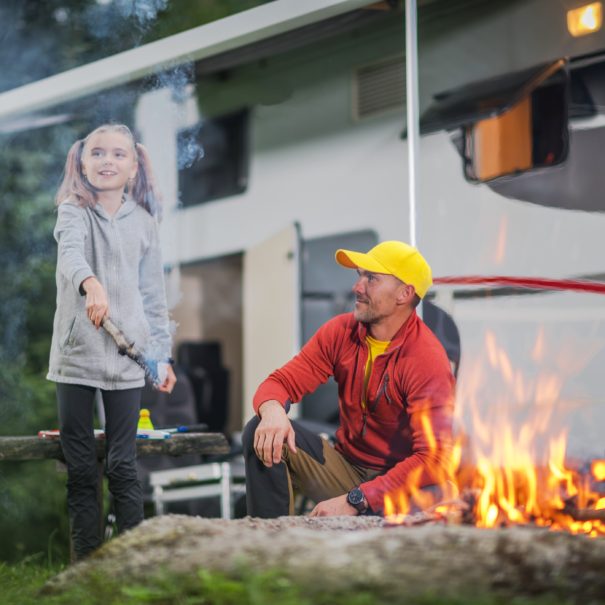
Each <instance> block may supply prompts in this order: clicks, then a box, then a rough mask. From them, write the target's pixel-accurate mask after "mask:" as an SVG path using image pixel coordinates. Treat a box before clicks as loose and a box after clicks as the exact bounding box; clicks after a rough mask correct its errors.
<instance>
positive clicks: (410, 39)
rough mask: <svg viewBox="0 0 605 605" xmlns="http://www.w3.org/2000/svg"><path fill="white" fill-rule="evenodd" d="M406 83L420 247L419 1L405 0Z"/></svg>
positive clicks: (411, 189) (413, 223)
mask: <svg viewBox="0 0 605 605" xmlns="http://www.w3.org/2000/svg"><path fill="white" fill-rule="evenodd" d="M405 64H406V69H405V82H406V103H407V133H408V197H409V208H410V214H409V217H410V244H411V245H412V246H417V243H416V242H417V236H416V228H417V221H418V218H417V214H416V199H417V166H416V164H417V159H418V140H419V138H420V125H419V116H418V113H419V107H418V36H417V11H416V0H406V2H405Z"/></svg>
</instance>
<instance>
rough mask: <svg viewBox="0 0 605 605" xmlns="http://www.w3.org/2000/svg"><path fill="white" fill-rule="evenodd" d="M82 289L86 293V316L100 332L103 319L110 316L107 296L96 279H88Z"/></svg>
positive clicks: (83, 283)
mask: <svg viewBox="0 0 605 605" xmlns="http://www.w3.org/2000/svg"><path fill="white" fill-rule="evenodd" d="M82 288H83V289H84V292H86V315H88V319H90V321H92V323H93V324H94V325H95V328H97V330H98V329H99V327H100V325H101V321H102V320H103V318H104V317H106V316H107V315H109V302H108V300H107V294H106V293H105V289H104V288H103V286H102V285H101V282H99V280H98V279H97V278H96V277H87V278H86V279H85V280H84V281H83V282H82Z"/></svg>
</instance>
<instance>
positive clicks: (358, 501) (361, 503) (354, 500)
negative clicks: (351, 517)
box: [347, 487, 368, 514]
mask: <svg viewBox="0 0 605 605" xmlns="http://www.w3.org/2000/svg"><path fill="white" fill-rule="evenodd" d="M347 502H348V503H349V504H350V505H351V506H352V507H353V508H356V509H357V511H358V512H359V513H360V514H363V513H365V512H366V511H367V510H368V501H367V500H366V497H365V496H364V494H363V492H362V491H361V489H359V488H358V487H354V488H353V489H352V490H351V491H350V492H349V493H348V494H347Z"/></svg>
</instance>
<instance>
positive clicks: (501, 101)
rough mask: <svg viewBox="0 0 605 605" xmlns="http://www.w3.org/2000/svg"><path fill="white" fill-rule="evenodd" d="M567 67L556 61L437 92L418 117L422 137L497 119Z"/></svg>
mask: <svg viewBox="0 0 605 605" xmlns="http://www.w3.org/2000/svg"><path fill="white" fill-rule="evenodd" d="M566 64H567V62H566V61H565V59H558V60H557V61H554V62H549V63H544V64H541V65H538V66H536V67H531V68H529V69H525V70H523V71H518V72H515V73H510V74H505V75H503V76H499V77H497V78H490V79H489V80H482V81H481V82H473V83H471V84H467V85H465V86H462V87H461V88H457V89H455V90H452V91H449V92H444V93H440V94H438V95H436V96H435V102H434V103H433V104H432V105H431V106H430V107H429V109H428V110H427V111H426V112H425V113H424V114H423V115H422V117H421V118H420V130H421V132H422V133H423V134H428V133H431V132H437V131H439V130H455V129H456V128H460V127H461V126H464V125H466V124H470V123H472V122H476V121H477V120H479V119H483V118H488V117H493V116H496V115H498V114H500V113H502V112H504V111H506V110H507V109H509V108H510V107H512V106H513V105H515V104H516V103H517V102H518V101H520V100H521V99H522V98H524V97H525V96H527V95H529V94H530V93H531V92H532V91H533V90H535V89H536V88H538V87H539V86H540V85H541V84H543V83H544V82H545V81H546V80H548V79H549V78H550V77H551V76H553V75H554V74H556V73H557V72H558V71H560V70H562V69H564V68H565V67H566Z"/></svg>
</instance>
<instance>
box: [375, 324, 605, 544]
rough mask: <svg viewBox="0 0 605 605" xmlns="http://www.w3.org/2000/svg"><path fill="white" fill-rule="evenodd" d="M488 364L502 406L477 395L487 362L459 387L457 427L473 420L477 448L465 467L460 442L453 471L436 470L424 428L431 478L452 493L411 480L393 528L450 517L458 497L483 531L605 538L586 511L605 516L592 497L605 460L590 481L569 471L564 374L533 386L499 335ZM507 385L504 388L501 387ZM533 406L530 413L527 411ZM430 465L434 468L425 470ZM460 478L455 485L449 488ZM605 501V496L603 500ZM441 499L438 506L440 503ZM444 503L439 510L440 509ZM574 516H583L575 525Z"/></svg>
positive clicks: (426, 425) (388, 501)
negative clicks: (522, 528) (526, 528)
mask: <svg viewBox="0 0 605 605" xmlns="http://www.w3.org/2000/svg"><path fill="white" fill-rule="evenodd" d="M484 344H485V353H486V354H485V357H484V358H483V359H484V360H486V361H487V362H488V363H489V365H490V366H491V368H493V370H495V371H496V372H497V373H498V376H499V379H498V380H499V383H498V386H499V387H501V388H500V391H501V394H502V397H501V400H499V401H495V402H493V404H492V405H490V406H489V408H487V410H486V406H485V405H484V402H482V401H480V398H479V393H480V391H481V387H482V386H483V384H484V381H485V373H484V372H483V370H482V366H481V361H482V360H477V362H476V363H475V366H474V367H470V368H469V369H468V371H467V372H466V374H465V380H464V382H461V383H460V384H459V385H458V408H464V409H463V411H462V412H461V410H460V409H458V410H457V417H458V419H460V420H461V419H462V416H463V415H464V412H466V414H467V415H469V414H470V421H471V422H470V424H471V430H470V431H469V433H470V434H471V436H472V443H470V444H466V447H467V448H468V449H469V450H470V451H469V452H467V454H466V457H467V458H470V460H469V459H467V460H465V456H463V438H462V436H459V438H458V439H457V442H456V444H455V445H454V448H453V451H452V453H451V455H450V457H449V461H448V464H443V461H442V460H441V461H440V463H438V459H439V455H438V453H437V452H436V449H437V440H436V438H435V434H434V431H433V427H432V426H431V423H430V417H429V415H428V414H425V415H422V416H421V419H420V425H421V427H422V431H423V433H424V437H425V442H426V443H427V444H428V450H429V452H428V454H427V456H426V460H430V461H431V464H432V465H433V466H432V468H430V469H429V470H430V473H432V474H433V476H435V477H437V483H438V484H440V485H445V486H446V489H445V490H441V491H440V492H438V495H437V496H435V493H434V492H432V493H431V492H427V491H426V490H425V489H423V488H422V487H421V485H420V478H421V474H422V473H421V471H420V470H417V471H416V472H415V473H414V476H410V477H409V481H408V484H407V486H406V490H405V491H404V490H401V491H400V492H398V493H396V494H389V495H388V496H387V497H385V508H384V511H385V516H386V517H387V518H388V520H389V521H390V522H395V523H397V522H405V520H404V519H405V518H406V515H409V513H410V512H413V511H414V510H422V511H436V510H448V507H451V506H454V507H455V506H459V505H460V503H461V500H460V498H458V494H459V493H461V494H462V498H463V499H464V497H465V495H467V496H469V495H470V496H472V497H469V498H468V499H467V503H468V502H469V501H470V502H471V503H472V506H473V511H472V513H473V515H472V516H473V517H474V522H475V524H476V525H477V526H478V527H485V528H491V527H498V526H501V525H510V524H528V523H533V524H536V525H539V526H543V527H548V528H550V529H565V530H567V531H570V532H572V533H584V534H587V535H590V536H597V535H605V522H603V521H601V520H600V519H598V516H599V515H594V516H595V518H594V519H589V520H588V521H586V520H584V519H586V518H587V517H590V513H588V514H587V513H586V512H585V511H586V510H588V511H590V510H593V511H596V510H600V509H603V508H605V497H600V495H599V494H598V493H596V491H593V488H592V487H591V484H592V482H593V481H603V480H605V460H595V461H593V463H592V466H591V476H588V474H587V473H581V472H580V470H578V469H575V470H574V469H570V468H568V467H567V466H566V444H567V432H566V430H565V429H563V428H560V429H559V430H556V429H555V427H554V423H555V421H556V420H557V417H558V415H557V414H556V404H557V402H558V401H559V400H560V394H561V389H562V386H563V381H562V379H561V378H560V376H559V375H558V374H555V373H548V372H542V373H541V374H540V375H539V376H537V377H536V378H535V379H528V378H526V377H524V376H523V374H522V373H521V372H520V371H518V370H516V369H515V367H514V365H513V363H512V362H511V360H510V359H509V357H508V355H507V354H506V352H505V351H504V349H502V348H501V347H500V346H499V345H498V343H497V340H496V337H495V335H494V333H493V332H491V331H487V333H486V335H485V343H484ZM543 355H544V333H543V330H539V331H538V334H537V338H536V342H535V345H534V347H533V355H532V356H533V358H534V359H535V360H540V361H541V360H542V358H543ZM500 383H501V384H500ZM528 403H530V405H528ZM427 464H428V462H427ZM451 476H455V477H456V480H457V485H453V484H451V482H449V483H448V479H449V478H450V477H451ZM601 496H602V494H601ZM436 498H437V499H436ZM440 503H441V506H440ZM574 511H583V512H582V514H581V515H579V517H578V518H579V519H581V520H575V519H574V515H575V514H577V513H574Z"/></svg>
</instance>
